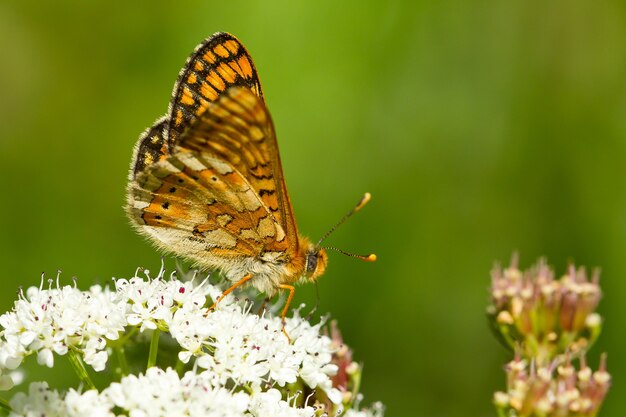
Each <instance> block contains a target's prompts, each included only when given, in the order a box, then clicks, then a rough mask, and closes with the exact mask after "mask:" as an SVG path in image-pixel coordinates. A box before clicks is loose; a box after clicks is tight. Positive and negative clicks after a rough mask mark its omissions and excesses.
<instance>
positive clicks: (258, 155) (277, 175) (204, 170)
mask: <svg viewBox="0 0 626 417" xmlns="http://www.w3.org/2000/svg"><path fill="white" fill-rule="evenodd" d="M368 200H369V194H366V195H365V196H364V197H363V199H362V200H361V201H360V203H359V204H358V205H357V206H356V207H355V208H354V209H353V210H352V211H351V212H350V213H348V214H347V215H346V216H345V217H344V218H343V219H342V220H341V221H340V223H342V222H343V220H345V219H346V218H347V217H349V216H350V215H351V214H352V213H354V212H356V211H358V210H359V209H360V208H361V207H363V205H365V204H366V203H367V201H368ZM126 210H127V212H128V215H129V217H130V219H131V222H132V224H133V226H134V227H135V228H136V229H137V230H138V231H139V233H141V234H143V235H145V236H148V237H149V238H150V240H151V241H152V242H153V243H154V244H156V246H158V247H159V248H160V249H163V250H165V251H169V252H173V253H174V254H176V255H180V256H182V257H185V258H188V259H190V260H192V261H193V262H195V264H197V265H198V266H200V267H203V268H207V269H217V270H220V271H221V272H222V273H223V274H224V275H225V276H226V277H227V278H228V279H229V280H231V281H233V282H234V284H233V285H232V286H231V287H230V288H229V289H227V290H226V291H225V292H224V293H223V294H222V296H221V297H220V298H219V299H221V298H223V297H224V296H225V295H227V294H228V293H230V292H231V291H233V290H234V289H235V288H237V287H239V286H241V285H243V284H245V283H248V284H250V285H252V286H254V287H256V288H257V289H259V290H260V291H263V292H265V293H266V294H267V295H268V296H272V295H274V294H275V293H276V292H277V291H278V290H281V289H282V290H288V291H289V297H288V299H287V302H286V304H285V307H284V309H283V311H282V318H283V320H284V317H285V315H286V313H287V309H288V307H289V303H290V302H291V299H292V298H293V294H294V291H295V288H294V286H293V285H292V284H294V283H296V282H300V281H315V280H316V279H317V278H318V277H319V276H320V275H321V274H322V273H323V272H324V270H325V268H326V263H327V255H326V252H325V250H324V249H323V248H321V247H320V244H321V242H322V240H323V239H324V238H326V237H327V236H328V235H329V234H330V232H329V233H327V234H326V236H324V238H322V239H321V240H320V241H319V242H318V243H317V244H313V243H312V242H311V241H310V240H309V239H307V238H306V237H303V236H301V235H300V234H299V233H298V230H297V227H296V222H295V218H294V214H293V210H292V207H291V203H290V201H289V194H288V193H287V187H286V186H285V180H284V177H283V172H282V167H281V164H280V157H279V155H278V144H277V143H276V135H275V133H274V126H273V124H272V120H271V117H270V114H269V112H268V110H267V107H266V106H265V101H264V99H263V92H262V90H261V84H260V82H259V78H258V76H257V72H256V68H255V67H254V64H253V62H252V59H251V58H250V55H249V54H248V51H247V50H246V49H245V48H244V46H243V45H242V44H241V43H240V42H239V40H237V38H235V37H234V36H232V35H230V34H228V33H216V34H215V35H213V36H211V37H210V38H208V39H207V40H206V41H204V42H203V43H202V44H200V45H199V46H198V47H197V48H196V50H195V52H194V53H193V54H192V55H191V57H190V58H189V59H188V61H187V63H186V65H185V66H184V67H183V69H182V71H181V72H180V76H179V79H178V81H177V83H176V85H175V87H174V94H173V97H172V101H171V103H170V108H169V111H168V114H167V115H166V116H164V117H162V118H161V119H159V120H157V121H156V123H155V124H154V125H153V126H152V127H151V128H149V129H148V130H146V131H145V132H144V133H143V134H142V135H141V137H140V138H139V141H138V143H137V145H136V147H135V152H134V157H133V160H132V164H131V172H130V177H129V184H128V202H127V207H126ZM340 223H338V224H340ZM332 230H334V228H333V229H332ZM332 230H331V232H332ZM333 249H334V248H333ZM340 252H343V251H340ZM344 253H345V252H344ZM352 256H356V257H358V258H361V259H364V260H368V261H373V260H375V259H376V256H375V255H369V256H358V255H352ZM219 299H218V300H217V301H219ZM214 306H215V305H214Z"/></svg>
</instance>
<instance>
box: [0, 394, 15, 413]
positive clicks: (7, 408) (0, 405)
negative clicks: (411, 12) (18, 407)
mask: <svg viewBox="0 0 626 417" xmlns="http://www.w3.org/2000/svg"><path fill="white" fill-rule="evenodd" d="M0 410H2V411H3V412H2V413H0V414H2V415H9V414H10V413H11V411H13V409H12V408H11V405H10V404H9V403H8V401H7V400H5V399H4V398H0Z"/></svg>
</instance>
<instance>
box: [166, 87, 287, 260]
mask: <svg viewBox="0 0 626 417" xmlns="http://www.w3.org/2000/svg"><path fill="white" fill-rule="evenodd" d="M176 149H183V150H190V151H194V152H198V153H200V154H208V155H211V156H213V157H217V158H218V159H219V160H221V161H223V162H225V163H227V164H228V165H229V166H231V167H232V168H234V173H237V175H236V176H234V175H233V176H232V181H233V182H236V181H237V180H238V178H239V176H241V177H242V178H244V179H245V181H246V182H247V183H248V184H249V185H250V186H251V188H252V190H253V191H254V193H255V194H256V195H257V196H258V197H259V198H260V200H261V201H262V202H263V205H264V206H265V207H266V208H267V211H268V213H267V214H268V219H267V220H266V219H265V218H261V219H255V220H254V223H255V224H259V223H260V222H261V221H269V220H270V219H271V221H272V223H274V222H275V223H277V224H278V225H280V226H281V228H282V230H283V231H284V233H283V235H284V236H282V237H280V238H278V237H279V234H276V235H274V234H272V235H271V236H272V237H273V238H274V240H271V241H266V242H265V250H269V251H285V250H287V249H290V250H294V251H295V249H296V248H297V243H298V240H297V239H298V237H297V229H296V224H295V220H294V216H293V212H292V208H291V203H290V201H289V195H288V193H287V189H286V186H285V182H284V177H283V173H282V167H281V164H280V157H279V154H278V145H277V143H276V135H275V133H274V125H273V123H272V119H271V116H270V114H269V111H268V110H267V107H266V106H265V103H264V102H263V101H262V99H261V98H260V97H259V96H257V95H256V94H255V93H254V92H252V91H251V90H250V89H249V88H246V87H231V88H229V89H228V90H226V92H224V93H223V94H222V95H221V96H220V98H219V100H218V101H217V102H215V103H211V104H210V105H209V106H208V110H207V111H206V112H204V113H203V114H202V115H201V116H200V117H199V118H198V120H197V121H196V122H195V123H192V125H191V126H190V128H189V129H188V130H186V131H185V132H184V133H183V135H182V136H181V137H180V140H179V143H178V145H177V147H176ZM228 178H229V177H226V178H225V179H226V180H227V182H228ZM283 237H284V238H285V239H283Z"/></svg>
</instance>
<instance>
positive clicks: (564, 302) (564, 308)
mask: <svg viewBox="0 0 626 417" xmlns="http://www.w3.org/2000/svg"><path fill="white" fill-rule="evenodd" d="M517 262H518V261H517V256H513V259H512V261H511V265H510V266H509V267H508V268H505V269H502V268H501V267H499V266H496V268H494V270H493V271H492V274H491V301H492V303H491V306H489V308H488V310H487V312H488V315H489V317H490V320H491V323H492V326H493V327H494V329H495V330H496V333H497V334H499V335H500V336H501V338H502V340H503V341H504V342H505V344H506V345H508V346H509V347H510V348H511V349H512V350H518V349H520V347H521V349H522V355H523V356H524V357H533V358H535V360H536V361H538V364H539V365H540V366H544V365H546V364H547V363H549V362H550V361H551V359H552V358H554V357H555V356H556V355H559V354H563V353H565V352H566V351H567V352H572V353H576V352H582V351H585V350H588V349H589V348H590V347H591V345H592V344H593V343H594V342H595V340H596V339H597V337H598V335H599V334H600V330H601V326H602V319H601V318H600V316H599V315H598V314H597V313H595V309H596V307H597V305H598V302H599V301H600V298H601V296H602V292H601V290H600V286H599V277H600V273H599V271H598V270H596V271H594V273H593V276H592V277H591V279H590V278H589V277H588V276H587V273H586V271H585V269H584V268H578V269H576V267H575V266H574V265H571V266H570V267H569V270H568V272H567V274H565V275H563V276H562V277H561V278H560V279H555V276H554V271H553V270H552V269H550V268H549V267H548V265H547V264H546V262H545V260H544V259H541V260H539V262H538V263H537V264H536V265H535V266H533V267H532V268H530V269H529V270H527V271H524V272H522V271H520V270H519V268H518V266H517Z"/></svg>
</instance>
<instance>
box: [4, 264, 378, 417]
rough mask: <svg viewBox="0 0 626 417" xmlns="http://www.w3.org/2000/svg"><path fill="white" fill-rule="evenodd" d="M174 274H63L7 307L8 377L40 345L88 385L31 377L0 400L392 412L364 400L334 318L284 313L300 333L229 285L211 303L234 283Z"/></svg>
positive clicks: (44, 410)
mask: <svg viewBox="0 0 626 417" xmlns="http://www.w3.org/2000/svg"><path fill="white" fill-rule="evenodd" d="M164 274H165V270H164V269H163V268H162V269H161V271H160V272H159V274H158V276H157V277H156V278H153V279H152V278H150V275H149V272H148V271H144V275H145V276H143V277H140V276H138V274H135V276H134V277H133V278H131V279H117V280H115V288H114V289H113V290H111V289H109V288H108V287H101V286H92V287H91V288H90V289H89V290H88V291H81V290H79V289H78V288H77V287H76V285H66V286H60V285H59V283H58V281H59V280H58V277H57V283H56V285H55V286H53V285H52V284H49V286H48V288H43V286H40V287H38V288H37V287H32V288H29V289H28V290H27V291H26V292H25V293H21V292H20V294H19V297H18V300H17V301H16V302H15V305H14V308H13V310H12V311H10V312H7V313H5V314H3V315H2V316H0V326H1V327H2V330H1V331H0V371H1V376H0V388H1V389H3V390H9V389H11V388H12V386H13V384H14V380H19V379H20V378H18V377H19V371H20V370H21V365H22V363H23V362H24V360H26V358H27V357H29V356H36V358H37V362H38V363H39V364H40V365H45V366H48V367H53V366H54V364H55V358H56V357H58V356H68V357H69V359H70V363H71V364H72V365H73V367H74V369H75V370H76V372H77V375H78V377H79V379H80V386H77V388H76V389H70V390H68V391H65V392H61V391H58V390H55V389H54V388H53V387H51V385H52V384H51V383H49V382H32V383H30V385H29V386H28V387H27V390H26V391H25V392H19V393H17V394H15V395H13V397H12V399H11V400H10V401H9V402H8V403H6V402H5V403H2V404H0V405H1V406H3V407H4V408H5V409H8V410H10V412H11V415H12V416H40V415H45V416H124V415H133V416H136V415H141V416H162V415H167V416H195V415H202V416H213V415H215V416H319V415H322V414H327V415H346V416H353V417H354V416H363V417H365V416H382V415H383V408H382V405H380V404H375V405H374V406H372V408H370V409H368V410H360V411H357V410H356V407H357V402H358V401H357V400H358V399H359V398H360V395H359V394H358V383H359V381H360V375H361V367H360V365H359V364H358V363H356V362H353V361H352V357H351V355H349V354H346V352H350V350H349V349H348V348H347V347H346V346H345V345H344V344H343V341H342V340H341V337H340V335H339V333H338V331H337V330H336V327H335V326H334V325H333V331H332V336H333V337H332V338H331V337H328V336H327V335H325V334H324V332H325V331H323V329H324V328H325V326H324V324H325V321H324V320H322V322H320V323H317V324H311V323H309V321H308V320H306V319H305V318H303V317H301V316H300V315H299V312H298V311H297V310H296V311H295V313H294V315H293V317H291V318H288V319H287V320H286V323H285V327H286V329H287V331H288V332H289V335H290V337H291V343H290V341H289V340H288V339H287V338H286V337H285V335H284V334H283V332H282V323H281V320H280V318H278V317H273V315H272V313H271V308H270V311H268V310H263V311H264V312H263V313H261V314H257V311H258V306H256V305H255V303H254V302H253V301H251V300H248V299H242V300H239V299H237V298H235V297H234V296H232V295H229V296H227V297H225V298H224V299H222V300H220V303H219V304H218V307H217V309H216V310H215V311H213V312H211V313H210V314H207V305H210V304H209V302H208V300H209V299H210V300H215V299H217V297H219V296H220V295H221V293H222V291H223V288H220V287H219V286H217V285H213V284H210V283H209V282H208V278H207V279H205V280H203V281H202V282H198V280H197V279H195V278H194V279H191V280H188V281H184V280H178V279H176V278H174V277H173V276H172V277H170V279H165V278H164ZM211 302H212V301H211ZM137 358H140V359H139V360H140V362H138V360H137ZM102 371H108V372H105V373H104V374H106V375H110V376H111V380H110V381H108V382H107V383H106V384H105V385H103V386H97V387H96V385H95V384H94V383H93V381H92V379H91V376H90V374H92V373H93V372H102ZM340 375H341V378H338V377H339V376H340ZM16 376H17V377H16ZM16 390H17V387H16Z"/></svg>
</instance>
